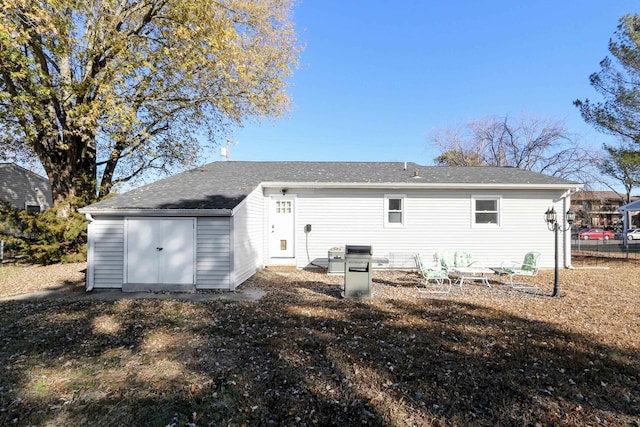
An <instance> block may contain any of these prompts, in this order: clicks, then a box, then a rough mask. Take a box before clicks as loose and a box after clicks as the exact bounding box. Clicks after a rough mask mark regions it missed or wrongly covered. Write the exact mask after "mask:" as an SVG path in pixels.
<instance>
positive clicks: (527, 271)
mask: <svg viewBox="0 0 640 427" xmlns="http://www.w3.org/2000/svg"><path fill="white" fill-rule="evenodd" d="M539 259H540V252H527V253H526V254H525V256H524V259H523V260H522V262H518V261H505V262H503V263H502V265H501V266H500V270H499V271H498V273H500V274H507V275H508V276H509V284H510V285H511V287H513V288H516V289H523V288H532V289H538V287H537V286H535V285H531V284H528V283H525V282H514V281H513V278H514V277H515V276H523V277H534V276H537V275H538V261H539Z"/></svg>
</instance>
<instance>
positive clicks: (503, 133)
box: [431, 115, 594, 181]
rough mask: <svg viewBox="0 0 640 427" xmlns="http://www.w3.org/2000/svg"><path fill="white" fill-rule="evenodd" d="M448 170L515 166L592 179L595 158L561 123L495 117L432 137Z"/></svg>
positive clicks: (469, 123) (535, 118) (447, 130)
mask: <svg viewBox="0 0 640 427" xmlns="http://www.w3.org/2000/svg"><path fill="white" fill-rule="evenodd" d="M431 142H432V143H433V144H434V145H435V146H436V147H438V148H439V149H440V152H441V154H440V155H439V156H438V157H436V158H435V159H434V161H435V162H436V163H437V164H441V165H448V166H479V165H481V166H509V167H515V168H520V169H525V170H530V171H534V172H540V173H544V174H547V175H551V176H557V177H560V178H570V179H576V180H581V181H584V180H585V178H586V177H587V176H588V177H592V176H593V171H594V167H593V166H594V156H593V154H592V153H591V152H590V151H589V150H586V149H584V148H583V147H582V146H581V145H580V143H579V141H578V140H577V139H576V138H575V137H574V136H573V135H572V134H571V133H570V132H569V131H568V129H567V127H566V124H565V123H564V122H563V121H560V120H554V119H551V118H540V117H536V116H524V115H523V116H521V117H520V118H518V119H511V118H510V117H508V116H507V117H498V116H491V117H487V118H484V119H481V120H476V121H470V122H467V123H465V124H464V125H463V126H462V127H460V126H456V127H455V128H452V129H441V130H439V131H437V132H435V133H434V134H433V135H432V136H431Z"/></svg>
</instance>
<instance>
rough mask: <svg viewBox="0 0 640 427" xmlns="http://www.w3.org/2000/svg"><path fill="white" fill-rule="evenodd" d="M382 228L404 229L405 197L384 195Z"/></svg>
mask: <svg viewBox="0 0 640 427" xmlns="http://www.w3.org/2000/svg"><path fill="white" fill-rule="evenodd" d="M384 210H385V216H384V226H385V227H404V221H405V196H404V195H386V196H384Z"/></svg>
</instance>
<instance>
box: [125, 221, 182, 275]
mask: <svg viewBox="0 0 640 427" xmlns="http://www.w3.org/2000/svg"><path fill="white" fill-rule="evenodd" d="M194 229H195V227H194V220H193V219H191V218H187V219H183V218H178V219H153V218H144V219H137V218H135V219H127V283H162V284H181V285H183V284H184V285H186V284H193V283H194V254H195V251H194Z"/></svg>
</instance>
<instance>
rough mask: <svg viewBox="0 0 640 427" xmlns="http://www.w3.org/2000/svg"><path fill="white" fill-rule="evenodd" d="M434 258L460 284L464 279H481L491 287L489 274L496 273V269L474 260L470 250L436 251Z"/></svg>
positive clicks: (480, 280)
mask: <svg viewBox="0 0 640 427" xmlns="http://www.w3.org/2000/svg"><path fill="white" fill-rule="evenodd" d="M433 258H434V261H435V262H436V263H439V264H440V265H441V266H442V268H443V269H444V270H445V271H446V272H447V275H448V276H452V277H454V278H455V280H456V282H457V284H458V285H459V286H462V285H463V283H464V281H465V280H467V281H479V282H481V283H482V284H484V285H486V286H488V287H491V285H490V284H489V279H488V277H487V275H489V274H494V271H493V270H491V269H489V268H486V267H485V266H484V265H483V264H482V263H481V262H478V261H476V260H474V259H473V256H472V255H471V253H470V252H467V251H455V252H436V253H435V254H434V255H433Z"/></svg>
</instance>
